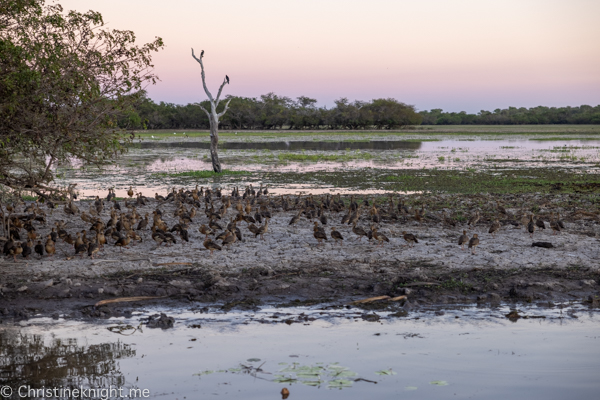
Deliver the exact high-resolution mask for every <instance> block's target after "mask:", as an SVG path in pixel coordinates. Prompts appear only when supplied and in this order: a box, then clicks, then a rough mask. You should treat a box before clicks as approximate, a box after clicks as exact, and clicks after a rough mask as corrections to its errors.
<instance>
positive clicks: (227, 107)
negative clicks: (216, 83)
mask: <svg viewBox="0 0 600 400" xmlns="http://www.w3.org/2000/svg"><path fill="white" fill-rule="evenodd" d="M230 102H231V99H228V100H227V103H225V109H224V110H223V111H221V112H220V113H218V114H217V116H218V117H219V118H221V117H222V116H223V115H225V113H226V112H227V110H228V109H229V103H230Z"/></svg>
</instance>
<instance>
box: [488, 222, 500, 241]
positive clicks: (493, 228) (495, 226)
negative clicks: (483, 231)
mask: <svg viewBox="0 0 600 400" xmlns="http://www.w3.org/2000/svg"><path fill="white" fill-rule="evenodd" d="M499 230H500V221H498V218H496V219H495V220H494V222H492V226H490V230H489V233H491V234H492V237H496V232H498V231H499Z"/></svg>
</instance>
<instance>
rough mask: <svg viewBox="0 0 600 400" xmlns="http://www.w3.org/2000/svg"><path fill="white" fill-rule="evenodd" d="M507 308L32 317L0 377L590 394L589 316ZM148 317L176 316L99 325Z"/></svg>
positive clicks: (577, 310)
mask: <svg viewBox="0 0 600 400" xmlns="http://www.w3.org/2000/svg"><path fill="white" fill-rule="evenodd" d="M207 311H208V312H207ZM508 311H509V308H508V307H506V306H503V307H499V308H494V309H488V308H476V307H463V308H460V307H459V308H453V309H440V308H432V309H429V310H425V309H422V310H421V311H416V312H411V313H409V315H408V316H407V317H405V318H397V317H391V316H388V315H387V314H388V313H385V312H378V314H379V315H380V316H381V317H382V319H381V320H380V321H379V322H367V321H365V320H363V318H361V315H362V314H364V313H365V312H364V311H362V310H358V309H337V308H336V309H331V310H326V309H323V308H316V307H312V308H310V307H304V308H292V309H290V308H284V309H276V308H269V307H265V308H263V309H261V310H256V311H247V312H239V311H238V312H230V313H223V312H220V311H217V309H216V308H215V309H209V310H207V309H204V310H201V309H196V310H195V311H189V310H183V309H161V308H153V307H149V308H147V309H146V310H145V311H144V312H143V313H137V314H134V316H132V317H131V318H130V319H122V318H121V319H111V320H108V321H104V322H100V323H86V322H80V321H65V320H58V321H53V320H50V319H44V318H38V319H35V318H34V319H31V320H29V321H28V322H26V323H24V324H23V325H24V326H21V327H12V328H3V329H2V330H1V331H0V340H2V346H0V370H1V375H0V376H1V377H2V380H3V381H4V382H5V383H6V384H8V385H10V386H11V387H14V388H18V387H19V386H22V385H30V386H32V387H40V386H42V385H45V387H46V388H48V387H64V386H65V385H67V384H68V383H71V384H73V385H83V386H84V387H100V388H108V387H109V386H110V385H113V387H123V388H124V390H129V389H130V388H134V387H135V388H140V389H147V390H148V392H147V393H148V394H149V397H152V398H156V397H158V398H165V397H166V398H179V399H183V398H207V397H209V396H210V397H212V396H218V397H222V398H241V396H243V398H247V399H265V398H279V396H280V395H279V394H278V393H279V392H280V391H281V389H282V388H283V387H287V388H288V389H289V390H290V392H291V395H290V398H318V399H321V398H322V399H332V398H340V399H342V398H344V399H365V398H376V399H397V398H410V399H431V398H436V399H440V398H471V397H473V398H513V399H548V398H557V399H563V398H571V399H590V398H595V397H596V396H597V394H598V392H599V390H600V381H598V379H597V371H598V367H600V346H599V345H598V340H600V335H598V332H599V330H598V328H599V327H600V318H599V315H598V313H597V312H596V311H594V312H592V311H589V310H587V309H585V308H583V307H581V306H572V307H566V308H564V309H563V308H558V307H557V308H553V309H538V308H536V307H530V308H525V309H523V308H522V309H520V313H521V314H522V315H529V316H538V317H539V316H544V317H545V318H544V319H537V318H536V319H520V320H518V321H517V322H511V321H509V320H508V319H507V318H506V317H504V314H506V313H507V312H508ZM154 312H166V313H167V314H168V315H170V316H173V317H175V328H174V329H168V330H160V329H149V328H143V329H142V330H136V331H134V330H133V329H128V330H125V331H123V332H122V333H124V334H126V335H123V334H117V333H114V332H111V331H109V330H108V329H107V327H110V326H116V325H117V324H118V323H120V324H130V325H131V326H133V327H137V326H138V324H139V321H140V318H141V317H143V316H147V315H149V314H152V313H154ZM369 313H371V312H369ZM313 318H314V320H313ZM286 320H288V322H289V321H290V320H293V321H294V323H291V324H289V325H288V323H285V321H286ZM48 367H52V368H48ZM340 379H341V380H340ZM357 379H358V380H357ZM277 381H284V382H277ZM374 382H377V383H374ZM13 398H17V397H13Z"/></svg>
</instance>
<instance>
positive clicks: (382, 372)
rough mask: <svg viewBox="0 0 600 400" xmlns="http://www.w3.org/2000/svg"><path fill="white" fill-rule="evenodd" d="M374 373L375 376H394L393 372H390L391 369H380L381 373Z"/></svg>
mask: <svg viewBox="0 0 600 400" xmlns="http://www.w3.org/2000/svg"><path fill="white" fill-rule="evenodd" d="M375 373H376V374H377V375H396V372H395V371H392V369H391V368H390V369H382V370H381V371H375Z"/></svg>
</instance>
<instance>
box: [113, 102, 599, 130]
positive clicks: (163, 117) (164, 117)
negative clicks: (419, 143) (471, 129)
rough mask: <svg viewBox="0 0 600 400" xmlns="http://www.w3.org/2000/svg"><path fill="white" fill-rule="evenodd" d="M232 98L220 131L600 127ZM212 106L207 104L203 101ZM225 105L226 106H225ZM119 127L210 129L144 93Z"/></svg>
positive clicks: (517, 111) (203, 119)
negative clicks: (462, 126) (529, 125)
mask: <svg viewBox="0 0 600 400" xmlns="http://www.w3.org/2000/svg"><path fill="white" fill-rule="evenodd" d="M229 98H231V103H230V104H229V110H228V111H227V113H226V114H225V115H224V116H223V117H222V119H221V121H220V124H219V125H220V128H221V129H233V130H245V129H258V130H267V129H349V130H351V129H398V128H402V127H406V126H412V125H421V124H422V125H518V124H600V105H598V106H595V107H592V106H587V105H583V106H580V107H560V108H556V107H542V106H539V107H532V108H516V107H509V108H508V109H496V110H494V111H485V110H482V111H480V112H479V113H477V114H468V113H466V112H465V111H461V112H444V111H443V110H441V109H433V110H431V111H421V112H416V111H415V107H414V106H412V105H408V104H405V103H402V102H400V101H398V100H395V99H374V100H371V101H354V102H350V101H349V100H348V99H346V98H341V99H338V100H336V101H335V106H334V107H332V108H327V107H317V106H316V103H317V100H316V99H311V98H309V97H305V96H300V97H298V98H296V99H295V100H293V99H291V98H289V97H285V96H278V95H276V94H274V93H268V94H265V95H262V96H260V97H236V96H228V97H227V99H229ZM200 104H201V105H203V106H204V107H205V108H207V107H208V108H210V105H209V104H208V101H206V102H202V103H200ZM221 107H222V105H221ZM119 125H120V126H121V127H122V128H128V129H142V128H146V129H208V128H209V121H208V117H207V116H206V114H205V113H204V112H203V111H202V110H201V109H200V107H199V106H198V105H197V104H187V105H178V104H173V103H165V102H160V103H155V102H154V101H152V100H151V99H150V98H148V96H147V95H146V94H145V93H142V94H141V95H140V96H138V100H137V101H136V102H135V104H134V107H133V110H132V111H131V112H130V113H129V114H128V115H127V116H126V117H124V118H121V120H120V121H119Z"/></svg>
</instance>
